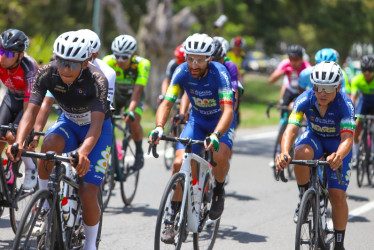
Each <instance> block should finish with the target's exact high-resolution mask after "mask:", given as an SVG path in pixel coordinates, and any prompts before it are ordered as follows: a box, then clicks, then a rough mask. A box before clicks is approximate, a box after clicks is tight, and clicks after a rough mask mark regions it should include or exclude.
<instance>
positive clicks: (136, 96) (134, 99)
mask: <svg viewBox="0 0 374 250" xmlns="http://www.w3.org/2000/svg"><path fill="white" fill-rule="evenodd" d="M143 89H144V86H143V85H139V84H135V86H134V92H133V93H132V95H131V100H130V104H129V110H130V111H132V112H135V109H136V107H137V106H138V103H139V100H140V97H141V95H142V92H143Z"/></svg>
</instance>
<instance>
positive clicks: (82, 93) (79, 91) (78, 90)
mask: <svg viewBox="0 0 374 250" xmlns="http://www.w3.org/2000/svg"><path fill="white" fill-rule="evenodd" d="M75 94H77V95H82V96H86V95H87V90H85V89H82V88H79V89H76V90H75Z"/></svg>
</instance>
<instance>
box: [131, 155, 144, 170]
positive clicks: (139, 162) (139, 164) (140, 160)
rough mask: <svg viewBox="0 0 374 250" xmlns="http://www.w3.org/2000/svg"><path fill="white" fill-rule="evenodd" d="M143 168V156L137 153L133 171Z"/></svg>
mask: <svg viewBox="0 0 374 250" xmlns="http://www.w3.org/2000/svg"><path fill="white" fill-rule="evenodd" d="M143 166H144V156H143V152H137V153H136V155H135V163H134V166H133V168H134V170H140V169H142V168H143Z"/></svg>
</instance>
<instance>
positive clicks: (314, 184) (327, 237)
mask: <svg viewBox="0 0 374 250" xmlns="http://www.w3.org/2000/svg"><path fill="white" fill-rule="evenodd" d="M285 159H286V160H287V158H285ZM290 163H292V164H296V165H303V166H308V167H310V171H311V175H310V184H311V186H310V188H309V189H308V190H307V191H306V192H305V193H304V195H303V197H302V199H301V202H300V207H299V214H298V220H297V226H296V237H295V250H299V249H333V244H334V240H335V237H334V230H333V223H332V212H331V208H330V206H329V192H328V189H327V176H326V168H327V167H330V164H329V163H328V162H327V161H322V160H291V162H290ZM282 173H283V171H278V172H277V177H280V178H282V181H283V182H286V181H287V179H286V178H285V177H284V175H283V177H282ZM336 176H337V178H338V181H339V183H340V184H342V185H343V184H344V182H343V181H342V172H341V168H339V169H338V170H337V171H336ZM278 180H279V179H278Z"/></svg>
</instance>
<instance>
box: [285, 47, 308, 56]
mask: <svg viewBox="0 0 374 250" xmlns="http://www.w3.org/2000/svg"><path fill="white" fill-rule="evenodd" d="M303 52H304V48H303V47H301V46H300V45H296V44H293V45H290V46H288V48H287V55H288V57H300V58H303Z"/></svg>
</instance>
